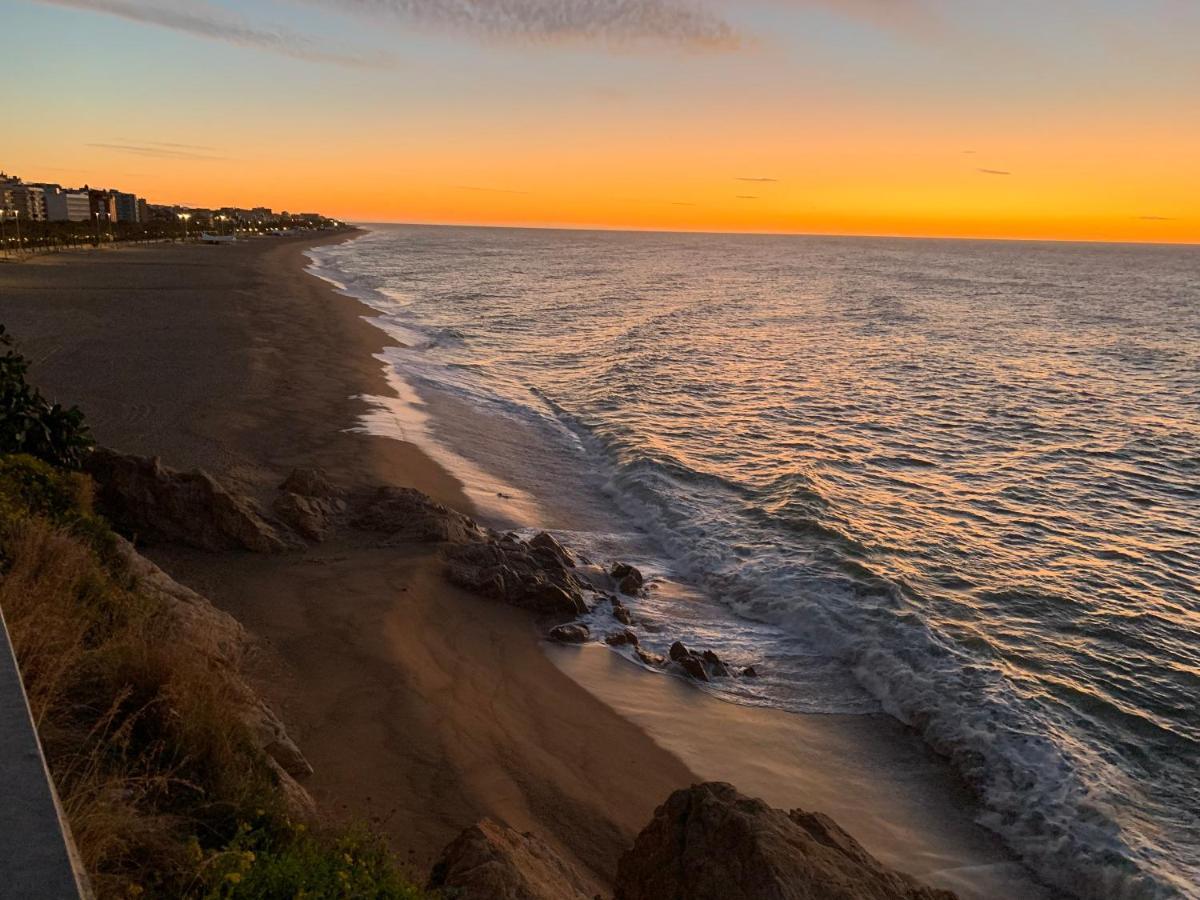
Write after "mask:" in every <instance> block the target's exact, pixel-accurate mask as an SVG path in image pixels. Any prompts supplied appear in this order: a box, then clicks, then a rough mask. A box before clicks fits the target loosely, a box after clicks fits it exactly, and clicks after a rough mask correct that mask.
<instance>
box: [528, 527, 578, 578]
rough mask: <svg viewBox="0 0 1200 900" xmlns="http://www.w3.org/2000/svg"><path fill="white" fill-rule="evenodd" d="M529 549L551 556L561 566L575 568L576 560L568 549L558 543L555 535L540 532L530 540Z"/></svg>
mask: <svg viewBox="0 0 1200 900" xmlns="http://www.w3.org/2000/svg"><path fill="white" fill-rule="evenodd" d="M529 549H530V550H532V551H533V552H534V553H537V554H539V555H543V556H544V555H547V554H548V555H549V556H551V557H552V558H553V559H554V560H555V561H556V562H558V563H559V564H560V565H561V566H563V567H564V568H567V569H573V568H575V560H574V559H573V558H572V557H571V554H570V553H568V552H567V550H566V548H565V547H563V545H562V544H560V543H559V542H558V540H557V539H556V538H555V537H554V535H552V534H549V533H548V532H545V531H539V532H538V533H537V534H535V535H534V536H533V537H532V538H530V539H529Z"/></svg>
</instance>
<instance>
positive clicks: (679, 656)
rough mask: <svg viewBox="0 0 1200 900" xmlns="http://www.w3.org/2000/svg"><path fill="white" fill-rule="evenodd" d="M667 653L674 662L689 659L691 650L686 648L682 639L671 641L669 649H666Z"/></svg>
mask: <svg viewBox="0 0 1200 900" xmlns="http://www.w3.org/2000/svg"><path fill="white" fill-rule="evenodd" d="M667 653H668V654H669V655H670V657H671V659H673V660H674V661H675V662H681V661H682V660H685V659H689V658H691V656H692V655H693V654H692V651H691V650H689V649H688V648H687V646H686V645H685V644H684V643H683V641H676V642H675V643H673V644H672V645H671V649H670V650H668V651H667Z"/></svg>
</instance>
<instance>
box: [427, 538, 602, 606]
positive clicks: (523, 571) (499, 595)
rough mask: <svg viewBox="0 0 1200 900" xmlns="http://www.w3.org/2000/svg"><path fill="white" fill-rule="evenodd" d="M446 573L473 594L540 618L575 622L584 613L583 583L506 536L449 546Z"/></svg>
mask: <svg viewBox="0 0 1200 900" xmlns="http://www.w3.org/2000/svg"><path fill="white" fill-rule="evenodd" d="M446 574H447V577H448V578H449V579H450V580H451V581H452V582H454V583H455V584H457V585H459V586H461V587H465V588H467V589H468V590H470V591H474V592H475V593H477V594H481V595H483V596H485V597H490V598H491V599H493V600H500V601H502V602H504V603H508V604H510V605H512V606H520V607H523V608H525V609H531V610H533V611H534V612H537V613H541V614H543V615H554V616H570V617H572V618H574V617H575V616H579V615H583V614H585V613H586V612H587V611H588V609H587V604H585V603H584V602H583V591H584V584H583V583H582V582H581V581H580V580H579V579H578V578H577V577H576V576H575V575H574V573H573V572H572V571H571V569H569V568H568V567H566V566H565V565H564V564H563V563H562V562H561V561H559V560H558V559H557V558H554V557H553V556H551V555H549V554H546V553H540V554H539V553H534V552H533V551H532V550H531V549H530V547H529V545H528V544H527V543H525V542H524V541H521V540H520V539H519V538H515V537H512V536H509V535H506V536H504V537H503V538H499V539H493V540H485V541H476V542H473V543H464V544H460V545H458V546H455V547H451V548H450V549H449V550H448V551H447V554H446Z"/></svg>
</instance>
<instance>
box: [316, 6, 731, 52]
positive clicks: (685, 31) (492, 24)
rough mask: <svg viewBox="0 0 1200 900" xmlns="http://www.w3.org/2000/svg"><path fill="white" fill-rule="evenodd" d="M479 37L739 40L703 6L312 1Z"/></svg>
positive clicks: (723, 44) (725, 43)
mask: <svg viewBox="0 0 1200 900" xmlns="http://www.w3.org/2000/svg"><path fill="white" fill-rule="evenodd" d="M307 2H309V3H312V4H314V5H317V6H321V7H325V8H332V9H336V10H342V11H347V12H352V13H356V14H359V15H363V16H369V17H371V18H374V19H376V20H378V19H393V20H396V21H400V22H406V23H411V24H417V25H425V26H429V27H433V28H440V29H446V30H452V31H458V32H467V33H470V34H474V35H477V36H481V37H492V38H506V39H513V38H516V39H524V40H533V41H572V40H578V41H592V42H595V41H601V42H607V43H616V44H628V43H647V42H650V43H666V44H676V45H685V46H693V47H696V46H699V47H709V48H732V47H735V46H737V45H738V44H739V43H740V41H741V38H740V37H739V35H738V33H737V32H736V30H735V29H734V27H733V26H732V25H730V24H729V23H728V22H727V21H726V20H725V19H724V18H722V17H721V16H720V15H718V14H716V13H714V12H713V11H712V10H711V9H709V8H708V6H707V5H705V4H704V3H703V2H701V0H491V2H488V0H307Z"/></svg>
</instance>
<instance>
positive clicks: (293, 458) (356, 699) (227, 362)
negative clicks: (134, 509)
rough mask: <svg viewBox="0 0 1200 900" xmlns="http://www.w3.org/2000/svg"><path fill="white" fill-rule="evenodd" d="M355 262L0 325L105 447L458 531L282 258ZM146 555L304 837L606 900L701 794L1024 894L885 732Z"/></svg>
mask: <svg viewBox="0 0 1200 900" xmlns="http://www.w3.org/2000/svg"><path fill="white" fill-rule="evenodd" d="M353 235H354V233H353V232H348V233H341V234H337V235H332V236H323V237H322V238H320V239H317V240H314V239H313V238H311V237H305V238H285V239H276V240H272V241H269V242H267V239H264V241H263V242H247V243H246V244H245V245H239V246H236V247H201V246H196V245H182V246H169V247H149V248H130V249H129V251H128V252H127V253H123V254H116V255H111V256H110V255H108V254H96V255H94V256H87V257H83V256H81V257H77V258H72V259H63V258H57V257H47V258H39V259H37V260H30V261H27V263H26V264H23V265H21V266H12V267H6V268H5V270H4V271H3V273H2V275H0V321H3V322H4V324H5V325H7V326H8V328H9V330H10V332H12V333H13V334H14V335H15V336H16V338H17V339H18V341H20V344H21V347H22V349H23V350H25V352H27V354H28V355H29V356H30V357H31V358H32V359H33V361H34V370H33V373H32V374H33V378H34V379H35V380H36V381H37V382H38V383H39V384H41V385H42V387H43V389H44V390H45V391H46V393H47V394H49V395H51V396H53V397H54V398H55V399H57V400H60V401H63V402H66V403H78V404H79V405H80V406H81V407H82V408H83V409H84V410H85V412H86V413H87V414H88V416H89V421H91V422H92V424H93V427H94V429H95V432H96V436H97V438H98V439H99V441H100V442H101V443H102V444H105V445H110V446H113V447H115V448H116V449H120V450H123V451H126V452H135V453H142V454H147V455H150V454H153V455H160V456H162V457H163V459H164V461H165V462H166V463H167V464H169V465H173V466H176V467H180V468H190V467H192V466H195V465H199V466H201V467H203V468H205V469H206V470H208V471H210V472H212V473H213V474H214V475H216V476H217V477H219V478H221V479H222V480H224V481H227V482H229V483H230V484H233V485H235V486H236V487H237V488H238V489H239V490H242V491H245V492H246V493H248V494H250V495H252V496H256V497H258V498H259V499H265V498H266V497H268V496H269V495H270V493H271V492H272V491H273V490H274V488H275V486H276V485H277V484H278V483H279V482H280V481H282V479H283V478H284V477H285V476H286V475H287V473H288V471H290V469H291V468H293V467H296V466H321V467H323V468H325V469H326V470H327V471H328V472H329V473H330V475H331V477H333V478H334V479H335V480H338V481H341V482H343V483H353V484H393V485H404V486H413V487H417V488H419V489H421V490H423V491H425V492H426V493H428V494H430V495H431V496H433V497H434V498H435V499H437V500H439V501H441V502H444V503H446V504H447V505H449V506H451V507H453V508H457V509H460V510H463V511H466V512H474V510H473V505H472V503H471V502H470V498H469V497H468V496H467V494H466V492H465V491H464V490H463V486H462V484H461V483H460V482H459V481H458V480H457V479H456V478H454V477H453V475H452V474H451V473H450V472H448V471H447V470H446V469H445V468H444V467H443V466H442V465H440V464H439V463H438V462H436V461H435V460H434V459H432V458H431V457H430V456H429V455H428V454H427V453H426V452H425V451H424V450H423V449H421V448H420V447H419V446H415V445H413V444H410V443H407V442H404V441H399V440H394V439H392V438H388V437H378V436H372V435H368V434H366V433H364V432H363V431H362V430H361V429H360V428H359V427H358V426H359V425H360V423H361V420H362V417H363V416H364V415H365V414H366V413H367V412H368V411H369V410H370V409H371V408H372V407H371V403H370V402H369V401H368V400H366V399H364V398H367V397H372V396H374V397H387V396H390V394H391V393H392V388H393V386H391V385H389V379H388V378H387V377H386V374H385V372H384V369H383V366H382V364H381V362H380V354H381V353H382V351H383V349H384V347H385V346H386V345H387V342H388V337H387V335H386V334H385V333H384V332H383V331H382V330H380V329H379V328H377V327H376V326H374V325H372V324H371V323H370V322H369V321H368V319H369V318H371V317H373V316H374V315H375V311H374V310H372V309H370V308H369V307H367V306H365V305H364V304H362V303H360V302H359V301H357V300H355V299H353V298H351V297H348V296H346V295H345V294H343V293H340V292H338V291H336V290H335V289H334V288H333V287H331V286H330V285H328V284H327V283H325V282H323V281H321V280H320V279H318V278H317V277H313V275H312V274H311V273H310V272H309V271H308V269H309V265H308V258H307V257H306V255H305V251H306V250H307V249H308V248H310V247H312V246H314V245H316V244H318V243H323V242H327V241H342V240H346V239H348V238H352V237H353ZM181 275H182V277H181ZM149 555H151V556H152V557H153V558H154V559H155V560H156V561H157V562H159V563H160V564H161V565H163V567H164V568H166V569H167V571H168V572H170V573H171V574H172V575H173V576H174V577H176V578H178V579H179V580H181V581H183V582H184V583H186V584H188V585H190V586H192V587H194V588H196V589H198V590H200V591H201V592H202V593H205V594H206V595H207V596H209V597H210V598H211V599H212V600H213V601H214V602H216V603H217V604H218V605H219V606H221V607H222V608H224V609H226V610H227V611H229V612H231V613H233V614H234V615H235V616H236V617H238V618H239V619H240V620H241V621H242V622H243V623H244V624H245V625H246V627H247V628H249V629H250V630H251V631H252V632H253V633H255V634H256V635H257V636H258V638H259V652H258V653H257V654H256V657H255V659H254V662H253V667H252V668H253V671H252V674H253V675H254V677H255V679H256V680H257V682H258V684H259V686H260V688H261V689H262V690H263V692H264V694H265V695H266V696H267V698H268V699H269V700H270V701H272V703H273V704H274V705H275V706H276V707H277V708H278V709H279V710H280V711H281V713H282V715H283V717H284V719H285V720H286V722H287V724H288V726H289V730H290V731H291V732H292V734H293V736H294V737H295V738H296V739H297V741H298V743H299V744H300V745H301V746H302V747H303V748H304V750H305V753H306V754H307V755H308V757H309V759H310V760H311V761H312V763H313V765H314V767H315V769H316V774H315V775H314V776H313V777H312V779H311V780H310V782H309V783H308V785H307V786H308V787H309V788H310V790H311V791H312V793H313V794H314V796H315V797H316V799H317V800H318V803H319V804H320V805H321V807H322V809H323V811H324V812H325V813H326V814H329V815H333V816H335V817H339V818H349V819H365V820H368V821H369V822H371V824H372V825H373V826H375V827H377V828H379V829H381V830H382V831H384V833H386V834H387V835H388V836H389V837H390V839H391V841H392V843H393V845H394V846H395V848H396V849H397V850H398V851H399V852H401V854H402V855H404V857H405V858H406V859H407V860H408V861H409V862H410V863H411V864H412V866H413V868H414V870H418V871H419V870H423V869H425V868H427V867H428V865H429V863H431V862H432V861H433V859H434V857H435V856H436V854H437V852H438V851H439V850H440V849H441V847H442V846H444V845H445V844H446V843H447V841H449V840H450V839H451V838H452V837H454V836H455V835H456V834H457V833H458V831H460V830H461V829H462V828H464V827H466V826H467V825H469V824H472V822H473V821H475V820H476V819H478V818H479V817H481V816H484V815H487V816H492V817H493V818H497V819H499V820H501V821H503V822H506V823H507V824H509V825H512V826H513V827H515V828H518V829H519V830H529V831H534V832H536V833H538V834H539V835H541V836H542V837H543V838H545V839H546V840H548V841H549V842H550V843H551V845H552V846H554V847H555V848H556V849H558V850H560V851H561V852H563V853H564V854H566V855H567V856H568V857H569V858H571V859H573V860H574V861H576V862H578V863H579V864H580V865H581V867H582V868H583V869H584V870H585V871H586V872H587V873H588V874H589V876H590V877H591V878H592V880H593V882H594V886H595V888H596V890H598V891H602V890H606V889H607V887H608V885H609V884H610V883H611V878H612V874H613V871H614V868H615V862H616V859H617V857H618V856H619V854H620V852H621V851H622V850H623V849H624V848H625V847H626V846H628V844H629V843H630V842H631V840H632V837H633V836H634V835H635V834H636V833H637V831H638V830H639V829H640V828H641V827H642V826H643V825H644V824H645V823H646V822H647V821H648V820H649V817H650V814H651V812H652V811H653V809H654V807H655V806H656V805H657V804H658V803H660V802H661V801H662V800H663V799H665V797H666V796H667V794H668V793H669V792H670V791H671V790H674V789H676V788H678V787H682V786H685V785H686V784H688V783H691V782H692V781H695V780H700V779H707V778H722V779H724V780H730V781H733V782H734V783H735V784H737V785H738V786H739V787H741V788H742V789H743V790H745V791H746V792H747V793H752V794H753V793H757V794H760V795H762V796H763V797H764V799H766V800H767V801H768V802H769V803H772V804H774V805H781V806H782V805H789V804H790V805H800V806H804V807H805V808H809V809H819V810H821V811H824V812H828V813H830V814H832V815H833V816H834V817H835V818H836V819H838V821H839V822H841V823H842V824H843V825H845V826H846V827H847V828H848V830H850V831H851V833H854V834H855V835H856V836H858V837H859V838H860V839H861V840H863V842H864V843H865V844H866V845H867V846H868V848H869V849H871V850H872V852H874V853H876V855H878V856H880V858H881V859H883V860H884V861H885V862H888V863H891V864H894V865H898V866H899V867H900V868H903V869H905V870H907V871H910V872H911V873H912V874H915V875H917V876H918V877H923V878H925V879H926V880H928V881H930V882H931V883H935V884H939V885H943V886H948V887H953V888H955V889H957V890H960V891H963V892H964V896H971V895H975V896H1004V894H1003V893H1000V891H1002V890H1010V887H1009V886H1010V885H1011V884H1012V883H1020V884H1022V886H1024V883H1025V882H1024V879H1025V876H1024V874H1023V871H1022V870H1020V867H1019V865H1017V864H1016V863H1015V862H1013V860H1012V857H1011V855H1010V854H1007V853H1006V852H1005V851H1004V850H1003V848H1002V847H1001V846H1000V844H999V841H998V840H997V839H995V838H994V837H992V836H991V835H990V834H989V833H987V832H985V831H984V830H983V829H982V828H980V827H979V826H977V825H975V824H974V823H973V822H972V821H971V812H970V806H969V804H968V803H967V802H966V801H965V800H964V798H963V797H962V796H961V794H962V792H961V789H958V788H956V787H955V785H954V784H953V780H952V779H951V778H950V777H949V776H948V773H947V772H946V771H945V768H944V767H939V766H938V764H937V761H936V760H932V759H931V758H929V757H928V754H925V755H924V756H922V755H921V754H918V753H917V752H916V750H915V749H914V748H916V747H917V746H918V742H917V740H916V738H915V737H913V736H912V735H905V734H904V731H903V729H902V728H901V727H900V726H899V725H897V724H896V723H894V722H890V720H889V723H890V724H881V727H879V728H872V727H871V726H869V725H863V724H862V723H859V724H857V725H851V724H850V723H845V722H842V723H839V722H835V721H834V719H835V717H829V719H828V721H825V722H822V721H821V718H822V717H801V716H794V715H791V714H787V713H776V711H771V710H753V709H747V708H743V707H736V706H734V705H732V704H729V703H725V702H723V701H719V700H716V699H714V698H711V697H708V696H705V695H703V694H701V693H700V692H699V691H696V690H694V689H693V688H692V687H691V686H690V685H688V684H686V683H684V682H682V681H679V680H677V679H673V678H667V677H663V676H656V675H651V674H648V673H643V672H640V671H638V670H637V668H636V667H634V666H633V665H631V664H629V663H627V662H625V661H624V660H622V659H620V658H618V657H616V656H615V655H613V654H611V653H606V652H605V651H603V650H601V649H599V648H587V649H585V650H582V651H579V650H558V649H554V650H552V651H551V653H549V654H547V653H546V652H545V648H544V647H543V645H542V644H541V642H540V641H539V637H538V634H537V632H536V630H535V628H534V623H533V622H532V620H531V618H530V617H529V616H528V615H526V614H524V613H521V612H519V611H516V610H512V609H509V608H507V607H502V606H498V605H496V604H494V603H489V602H487V601H483V600H480V599H478V598H476V597H473V596H470V595H467V594H465V593H464V592H462V591H459V590H457V589H456V588H453V587H452V586H450V585H448V584H447V583H446V582H445V581H444V579H443V578H442V577H441V573H440V562H439V561H438V560H437V559H436V557H435V556H434V554H432V553H431V552H430V551H429V550H428V549H427V547H424V546H417V545H413V546H404V547H395V548H388V549H386V550H381V549H378V548H368V549H364V548H362V547H360V546H356V545H353V544H349V543H339V542H338V541H336V540H335V541H333V542H330V543H328V544H322V545H318V546H316V547H313V548H310V549H308V550H306V551H302V552H298V553H295V554H288V555H286V556H280V557H260V556H254V555H248V554H243V555H235V556H232V557H231V556H229V555H227V554H222V555H221V556H219V557H218V556H213V555H212V554H206V553H201V552H196V551H185V550H180V549H178V548H170V549H156V550H155V549H152V550H151V551H150V552H149ZM718 742H719V743H720V744H725V743H728V745H729V746H728V747H721V746H719V744H718ZM888 742H893V743H894V746H892V747H889V746H888ZM718 750H720V752H717V751H718ZM839 755H840V756H841V757H843V760H842V764H841V765H840V766H839V767H836V768H834V767H831V766H830V764H831V763H832V762H833V761H834V760H835V759H836V758H837V757H838V756H839ZM739 760H741V762H740V763H739ZM889 767H890V769H891V771H885V770H887V769H889ZM873 772H874V775H875V776H876V777H872V773H873ZM847 784H853V785H855V788H854V789H853V790H847V789H846V788H845V785H847ZM868 788H869V789H868ZM839 798H840V802H839ZM1014 880H1015V881H1014ZM1026 896H1034V894H1026Z"/></svg>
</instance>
